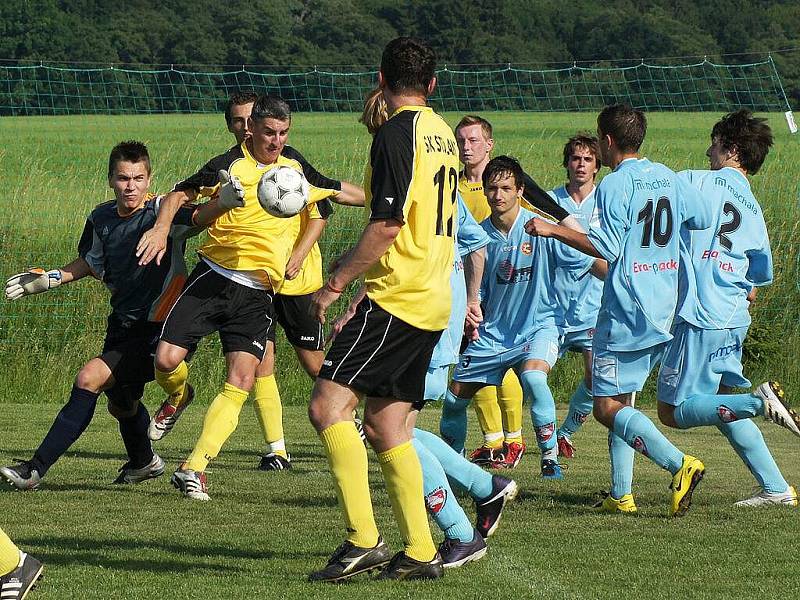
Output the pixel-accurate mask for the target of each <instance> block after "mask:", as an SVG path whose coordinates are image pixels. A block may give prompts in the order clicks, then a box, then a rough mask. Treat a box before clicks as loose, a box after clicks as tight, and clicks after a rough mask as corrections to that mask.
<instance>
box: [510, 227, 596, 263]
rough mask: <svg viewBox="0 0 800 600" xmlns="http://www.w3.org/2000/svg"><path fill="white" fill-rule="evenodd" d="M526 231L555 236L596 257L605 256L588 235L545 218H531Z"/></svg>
mask: <svg viewBox="0 0 800 600" xmlns="http://www.w3.org/2000/svg"><path fill="white" fill-rule="evenodd" d="M525 231H527V232H528V233H529V234H530V235H534V236H539V237H551V238H554V239H556V240H558V241H559V242H561V243H563V244H566V245H567V246H571V247H573V248H575V249H576V250H580V251H581V252H583V253H584V254H588V255H589V256H594V257H595V258H603V256H602V255H601V254H600V253H599V252H598V251H597V249H595V247H594V244H592V242H591V241H590V240H589V236H588V235H586V234H585V233H582V232H580V231H576V230H575V229H572V228H570V227H566V226H564V225H555V224H553V223H549V222H548V221H546V220H545V219H531V220H530V221H528V222H527V223H525Z"/></svg>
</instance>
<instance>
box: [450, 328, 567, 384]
mask: <svg viewBox="0 0 800 600" xmlns="http://www.w3.org/2000/svg"><path fill="white" fill-rule="evenodd" d="M557 359H558V330H557V329H555V328H550V327H548V328H545V329H540V330H539V331H537V332H536V333H535V334H534V335H533V338H532V339H531V340H530V341H529V342H526V343H525V344H521V345H520V346H517V347H516V348H513V349H511V350H505V351H504V352H499V353H498V354H490V355H488V356H475V355H471V354H470V353H469V346H467V349H466V350H465V351H464V354H462V355H461V360H460V362H459V363H458V365H456V370H455V373H453V381H464V382H469V383H486V384H488V385H500V384H501V383H502V382H503V377H504V376H505V374H506V371H508V370H509V369H512V368H515V367H518V366H519V365H521V364H522V363H524V362H525V361H528V360H543V361H545V362H546V363H547V364H549V365H550V368H551V369H552V368H553V365H555V364H556V360H557Z"/></svg>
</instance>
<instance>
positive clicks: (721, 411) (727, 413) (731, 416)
mask: <svg viewBox="0 0 800 600" xmlns="http://www.w3.org/2000/svg"><path fill="white" fill-rule="evenodd" d="M717 415H718V416H719V420H720V421H722V422H723V423H732V422H733V421H736V420H738V418H739V417H737V416H736V413H735V412H733V411H732V410H731V409H730V408H728V407H727V406H725V405H724V404H720V406H719V408H717Z"/></svg>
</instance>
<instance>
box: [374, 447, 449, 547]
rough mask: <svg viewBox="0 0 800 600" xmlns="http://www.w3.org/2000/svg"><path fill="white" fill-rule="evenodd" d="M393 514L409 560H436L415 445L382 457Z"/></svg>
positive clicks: (380, 456)
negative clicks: (434, 558)
mask: <svg viewBox="0 0 800 600" xmlns="http://www.w3.org/2000/svg"><path fill="white" fill-rule="evenodd" d="M378 461H379V462H380V464H381V471H383V478H384V480H386V491H387V492H388V494H389V500H391V502H392V512H393V513H394V518H395V519H396V520H397V524H398V525H399V526H400V535H401V536H402V538H403V544H404V545H405V553H406V556H408V557H410V558H413V559H414V560H420V561H424V562H427V561H429V560H433V557H434V556H436V546H434V545H433V538H432V537H431V530H430V527H429V526H428V514H427V512H426V511H425V501H424V499H423V495H424V494H423V491H422V467H420V464H419V458H418V457H417V453H416V452H415V451H414V446H412V445H411V442H405V443H404V444H400V445H399V446H395V447H394V448H392V449H391V450H387V451H386V452H381V453H379V454H378Z"/></svg>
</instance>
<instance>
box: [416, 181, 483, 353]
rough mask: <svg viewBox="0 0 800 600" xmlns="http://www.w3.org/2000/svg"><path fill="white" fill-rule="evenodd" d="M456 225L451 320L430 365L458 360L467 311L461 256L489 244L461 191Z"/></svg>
mask: <svg viewBox="0 0 800 600" xmlns="http://www.w3.org/2000/svg"><path fill="white" fill-rule="evenodd" d="M456 227H457V229H456V235H455V244H456V249H455V254H454V256H455V260H454V264H453V272H452V274H451V275H450V289H451V290H452V300H451V308H450V322H449V323H448V325H447V329H445V330H444V331H443V332H442V337H441V338H440V339H439V343H438V344H436V347H435V348H434V349H433V356H432V358H431V364H430V366H431V367H432V368H434V367H441V366H442V365H454V364H456V363H457V362H458V351H459V349H460V347H461V338H462V337H463V336H464V318H465V317H466V314H467V285H466V282H465V280H464V261H463V258H462V257H464V256H466V255H467V254H469V253H470V252H474V251H475V250H480V249H481V248H483V247H484V246H486V245H488V244H489V236H488V235H487V234H486V231H484V229H483V227H481V226H480V225H479V224H478V222H477V221H476V220H475V218H474V217H473V216H472V213H470V212H469V210H468V209H467V206H466V204H464V200H463V199H462V198H461V194H459V195H458V220H457V225H456Z"/></svg>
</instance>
